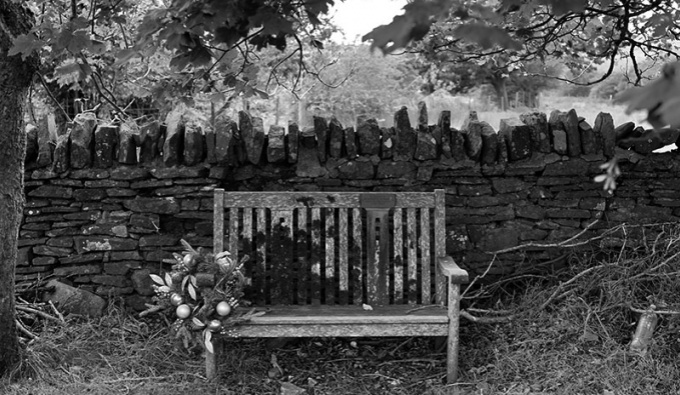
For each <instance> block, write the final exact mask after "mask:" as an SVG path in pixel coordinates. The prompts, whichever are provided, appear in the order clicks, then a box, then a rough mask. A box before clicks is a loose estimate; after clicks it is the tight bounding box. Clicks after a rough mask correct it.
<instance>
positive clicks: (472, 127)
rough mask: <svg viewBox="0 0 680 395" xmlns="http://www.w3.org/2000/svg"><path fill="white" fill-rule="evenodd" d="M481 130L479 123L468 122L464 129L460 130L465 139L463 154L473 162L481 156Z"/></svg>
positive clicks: (481, 126)
mask: <svg viewBox="0 0 680 395" xmlns="http://www.w3.org/2000/svg"><path fill="white" fill-rule="evenodd" d="M482 128H483V125H482V123H481V122H479V121H469V122H467V125H466V128H465V129H463V130H461V133H463V136H464V137H465V153H466V154H467V157H468V158H470V159H472V160H474V161H479V157H480V156H481V154H482Z"/></svg>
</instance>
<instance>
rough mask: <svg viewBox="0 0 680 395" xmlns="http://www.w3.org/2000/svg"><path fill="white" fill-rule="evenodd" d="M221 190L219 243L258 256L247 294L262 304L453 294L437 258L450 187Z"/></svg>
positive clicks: (425, 300) (248, 268) (249, 269)
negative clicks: (418, 189)
mask: <svg viewBox="0 0 680 395" xmlns="http://www.w3.org/2000/svg"><path fill="white" fill-rule="evenodd" d="M215 196H216V199H218V200H220V201H221V202H222V204H221V205H220V204H219V203H217V202H216V203H215V205H214V207H215V215H214V218H215V221H216V223H215V226H214V230H215V232H216V237H215V243H214V248H215V250H216V251H218V250H221V249H223V248H224V244H225V240H226V244H227V246H228V248H229V250H230V252H231V254H232V257H233V258H234V259H238V260H240V259H241V258H242V257H243V256H245V255H248V256H249V260H248V261H247V263H246V264H245V270H244V274H245V275H246V276H247V277H248V278H249V279H250V284H249V285H248V287H247V289H246V296H245V297H246V299H248V300H250V301H252V302H253V303H255V304H258V305H268V304H298V305H307V304H309V305H318V304H331V305H335V304H339V305H345V304H354V305H356V304H359V305H360V304H362V303H366V304H369V305H373V304H375V305H387V304H404V303H409V304H418V303H422V304H430V303H434V302H435V300H436V301H440V300H443V297H442V295H445V292H446V288H445V287H443V286H442V281H441V280H442V278H440V276H438V275H437V271H436V270H435V267H436V262H435V259H434V258H435V257H437V256H442V255H443V254H444V251H445V246H444V242H445V233H444V232H445V230H444V209H443V207H439V206H437V204H441V205H443V203H444V192H443V191H437V192H435V193H431V192H429V193H428V192H414V193H356V192H333V193H325V192H315V193H303V192H252V193H246V192H229V193H224V192H223V191H222V190H219V189H218V190H216V192H215ZM225 211H226V215H225ZM225 220H226V221H227V224H226V226H225V224H224V223H221V224H220V222H223V221H225ZM225 233H226V239H225ZM219 235H222V237H219ZM443 285H445V283H444V284H443Z"/></svg>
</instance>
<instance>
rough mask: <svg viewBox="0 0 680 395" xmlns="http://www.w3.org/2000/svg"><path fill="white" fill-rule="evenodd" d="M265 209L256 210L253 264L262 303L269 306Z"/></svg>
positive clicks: (267, 243)
mask: <svg viewBox="0 0 680 395" xmlns="http://www.w3.org/2000/svg"><path fill="white" fill-rule="evenodd" d="M266 215H267V209H265V208H262V207H260V208H256V209H255V218H256V230H255V231H256V234H255V257H256V258H255V262H256V264H257V271H258V273H259V274H260V276H261V277H262V279H261V280H260V284H261V287H262V288H260V289H261V290H262V298H264V300H263V302H264V303H266V304H271V293H270V292H271V278H270V277H269V274H270V273H269V269H270V266H269V259H268V258H269V257H268V256H267V246H268V245H269V240H268V238H267V217H266Z"/></svg>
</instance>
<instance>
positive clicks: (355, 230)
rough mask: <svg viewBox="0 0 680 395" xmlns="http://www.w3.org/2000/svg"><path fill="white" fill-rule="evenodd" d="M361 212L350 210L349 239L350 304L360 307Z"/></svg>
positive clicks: (361, 268)
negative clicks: (351, 293)
mask: <svg viewBox="0 0 680 395" xmlns="http://www.w3.org/2000/svg"><path fill="white" fill-rule="evenodd" d="M362 225H363V222H362V215H361V210H360V209H358V208H353V209H352V235H351V237H350V253H349V258H350V265H351V267H350V281H351V284H352V289H353V294H354V295H353V298H352V304H355V305H357V304H358V305H361V304H362V303H363V302H364V280H363V278H364V272H363V270H364V269H363V265H362V262H363V261H364V258H363V256H364V238H363V234H362V233H363V232H362V228H363V226H362Z"/></svg>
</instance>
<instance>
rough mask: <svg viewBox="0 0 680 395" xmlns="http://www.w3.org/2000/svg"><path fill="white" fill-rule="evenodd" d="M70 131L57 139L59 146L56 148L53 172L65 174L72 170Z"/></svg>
mask: <svg viewBox="0 0 680 395" xmlns="http://www.w3.org/2000/svg"><path fill="white" fill-rule="evenodd" d="M70 134H71V132H70V131H67V132H66V133H65V134H62V135H61V136H59V137H57V145H56V146H55V147H54V158H53V162H52V170H53V171H55V172H57V173H63V172H65V171H67V170H68V169H69V168H70V163H69V158H70V156H71V155H70V153H71V139H70Z"/></svg>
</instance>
